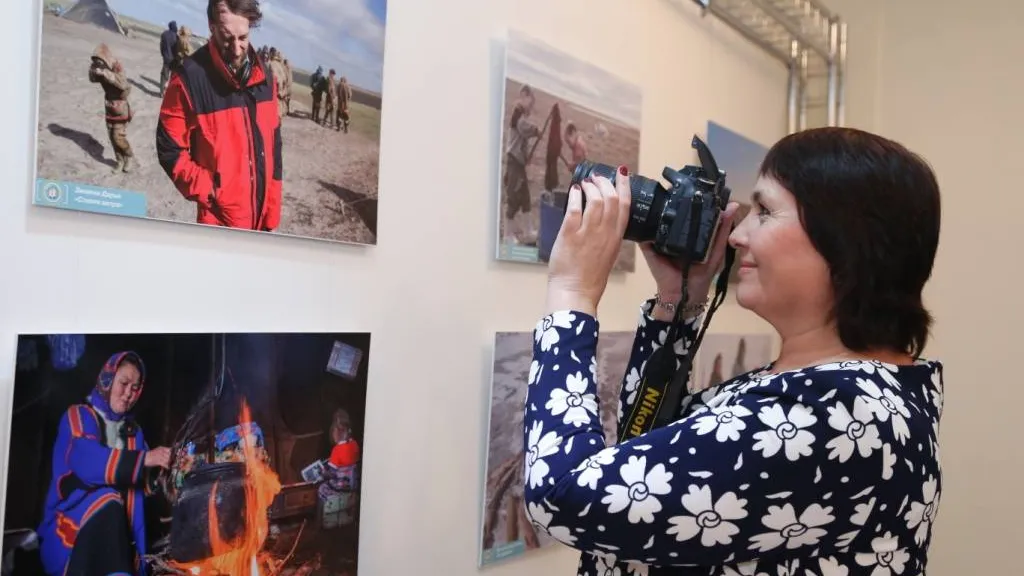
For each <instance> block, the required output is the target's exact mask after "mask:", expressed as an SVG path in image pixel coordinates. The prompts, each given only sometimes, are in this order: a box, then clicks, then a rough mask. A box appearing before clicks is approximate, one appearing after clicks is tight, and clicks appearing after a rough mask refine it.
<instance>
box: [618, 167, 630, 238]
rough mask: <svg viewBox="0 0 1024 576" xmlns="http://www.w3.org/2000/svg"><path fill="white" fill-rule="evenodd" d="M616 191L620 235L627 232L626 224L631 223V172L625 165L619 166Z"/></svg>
mask: <svg viewBox="0 0 1024 576" xmlns="http://www.w3.org/2000/svg"><path fill="white" fill-rule="evenodd" d="M615 192H616V193H617V194H618V196H619V220H618V222H617V224H618V230H619V235H620V236H621V235H623V234H625V232H626V226H627V225H629V208H630V206H629V204H630V202H631V201H632V195H631V193H630V191H629V172H628V171H627V170H626V167H625V166H620V167H619V175H618V176H617V177H616V178H615Z"/></svg>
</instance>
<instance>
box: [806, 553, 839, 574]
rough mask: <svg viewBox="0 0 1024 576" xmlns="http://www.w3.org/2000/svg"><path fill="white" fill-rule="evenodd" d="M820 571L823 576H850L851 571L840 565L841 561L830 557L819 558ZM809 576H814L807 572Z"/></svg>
mask: <svg viewBox="0 0 1024 576" xmlns="http://www.w3.org/2000/svg"><path fill="white" fill-rule="evenodd" d="M818 569H819V570H821V576H849V574H850V569H849V568H847V567H846V566H843V565H842V564H840V563H839V560H836V559H835V558H833V557H831V556H829V557H828V558H818ZM807 574H808V576H813V575H812V573H811V571H810V570H808V571H807Z"/></svg>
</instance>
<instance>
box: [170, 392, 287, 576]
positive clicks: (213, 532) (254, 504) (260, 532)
mask: <svg viewBox="0 0 1024 576" xmlns="http://www.w3.org/2000/svg"><path fill="white" fill-rule="evenodd" d="M251 422H252V419H251V416H250V413H249V405H248V404H247V403H246V402H245V401H244V400H243V401H242V407H241V413H240V416H239V424H240V425H241V426H239V428H240V429H241V434H242V441H241V442H240V443H239V444H240V445H241V450H242V456H243V461H244V463H245V483H244V487H245V528H244V529H243V530H242V532H241V534H240V535H239V536H238V537H237V538H234V539H233V540H230V541H229V540H226V539H225V538H224V537H222V536H221V534H220V528H219V523H218V512H219V511H218V510H217V505H216V502H217V490H218V485H217V483H215V484H214V486H213V490H212V491H211V493H210V498H209V501H208V504H207V505H208V507H209V522H208V525H207V526H206V530H208V532H209V541H210V544H211V549H212V554H211V555H210V557H208V558H205V559H203V560H199V561H196V562H186V563H175V564H174V567H175V568H177V569H178V570H182V571H185V572H188V573H191V574H195V575H197V576H218V575H228V574H230V575H232V576H234V575H246V574H247V575H249V576H267V575H268V574H270V573H271V572H272V570H271V566H272V561H271V558H270V556H269V555H268V554H266V553H265V552H263V550H262V549H263V543H264V542H265V541H266V539H267V536H268V535H269V533H270V517H269V515H268V514H267V510H268V508H270V505H271V503H273V501H274V497H276V496H277V494H278V493H279V492H280V491H281V481H280V479H278V477H277V474H276V473H275V472H274V471H273V470H272V469H271V468H270V466H269V465H268V464H267V463H266V462H265V461H264V460H263V459H262V458H260V456H259V454H258V453H257V450H256V446H255V437H253V436H252V433H251V428H250V427H249V425H250V424H251ZM198 528H199V527H197V529H198Z"/></svg>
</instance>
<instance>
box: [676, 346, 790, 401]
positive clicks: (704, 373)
mask: <svg viewBox="0 0 1024 576" xmlns="http://www.w3.org/2000/svg"><path fill="white" fill-rule="evenodd" d="M773 342H774V338H773V337H772V336H771V335H770V334H712V333H707V334H705V335H704V340H703V341H702V342H701V344H700V349H699V350H697V355H696V356H695V357H694V367H693V375H692V376H691V378H690V387H691V390H693V391H699V390H704V389H705V388H709V387H711V386H717V385H719V384H722V383H724V382H727V381H728V380H730V379H732V378H735V377H736V376H739V375H741V374H746V373H747V372H750V371H751V370H756V369H758V368H763V367H764V366H767V365H768V364H769V363H770V362H771V361H772V354H773V352H774V350H773V346H774V344H773Z"/></svg>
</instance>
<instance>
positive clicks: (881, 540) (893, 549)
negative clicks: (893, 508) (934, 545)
mask: <svg viewBox="0 0 1024 576" xmlns="http://www.w3.org/2000/svg"><path fill="white" fill-rule="evenodd" d="M898 544H899V543H898V542H897V539H896V538H895V537H893V535H892V532H886V533H885V534H884V535H882V536H879V537H878V538H874V539H873V540H871V549H872V550H874V553H867V552H860V553H858V554H855V555H854V557H853V558H854V561H856V562H857V564H859V565H861V566H865V567H867V566H874V567H875V568H874V570H872V571H871V576H896V575H898V574H903V571H904V570H905V569H906V567H907V562H908V561H909V560H910V554H909V553H908V552H907V551H906V550H905V549H903V548H897V545H898Z"/></svg>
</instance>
